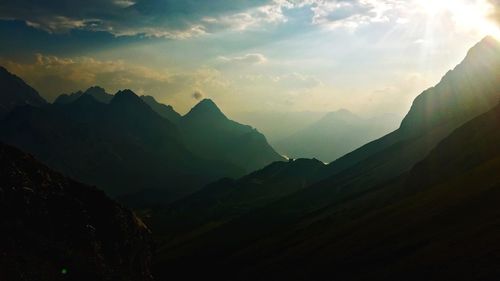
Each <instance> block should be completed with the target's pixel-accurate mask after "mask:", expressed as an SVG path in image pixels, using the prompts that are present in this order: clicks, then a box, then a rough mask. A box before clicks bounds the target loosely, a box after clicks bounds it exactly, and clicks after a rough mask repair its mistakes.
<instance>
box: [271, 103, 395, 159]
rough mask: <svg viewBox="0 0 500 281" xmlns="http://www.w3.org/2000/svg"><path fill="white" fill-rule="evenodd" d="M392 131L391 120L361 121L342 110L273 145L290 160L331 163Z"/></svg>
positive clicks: (393, 123) (331, 113) (374, 119)
mask: <svg viewBox="0 0 500 281" xmlns="http://www.w3.org/2000/svg"><path fill="white" fill-rule="evenodd" d="M394 119H395V118H394ZM396 127H397V126H396V124H395V122H394V121H393V120H392V119H389V118H373V119H363V118H361V117H359V116H357V115H355V114H353V113H351V112H349V111H347V110H345V109H344V110H339V111H335V112H330V113H328V114H326V115H325V116H324V117H323V118H321V120H319V121H317V122H315V123H314V124H311V125H309V126H308V127H306V128H304V129H302V130H300V131H298V132H296V133H295V134H293V135H291V136H288V137H286V138H284V139H282V140H281V141H279V142H277V143H276V147H277V149H279V150H280V151H282V152H283V153H284V154H286V155H288V156H289V157H292V158H298V157H305V158H319V159H321V160H322V161H325V162H332V161H334V160H336V159H337V158H339V157H341V156H343V155H344V154H347V153H348V152H351V151H353V150H354V149H356V148H358V147H360V146H362V145H364V144H366V143H367V142H369V141H371V140H374V139H377V138H379V137H380V136H383V135H384V134H387V133H389V132H390V131H391V130H393V129H395V128H396Z"/></svg>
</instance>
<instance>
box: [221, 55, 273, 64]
mask: <svg viewBox="0 0 500 281" xmlns="http://www.w3.org/2000/svg"><path fill="white" fill-rule="evenodd" d="M219 59H220V60H221V61H223V62H228V63H237V64H263V63H266V62H267V58H266V56H264V55H263V54H258V53H254V54H246V55H243V56H236V57H224V56H221V57H219Z"/></svg>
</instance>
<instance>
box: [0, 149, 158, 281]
mask: <svg viewBox="0 0 500 281" xmlns="http://www.w3.org/2000/svg"><path fill="white" fill-rule="evenodd" d="M0 166H1V169H0V178H1V179H2V181H1V182H0V194H1V196H0V229H1V233H0V237H1V239H0V249H2V250H1V255H0V264H1V265H2V266H1V267H0V279H1V280H6V281H10V280H12V281H14V280H27V281H29V280H42V281H44V280H47V281H48V280H51V281H52V280H82V281H83V280H116V281H118V280H129V281H145V280H152V277H151V272H150V263H151V258H152V256H151V255H152V248H151V246H152V243H151V242H152V241H151V239H150V233H149V230H148V229H147V228H146V227H145V226H144V224H143V223H142V222H141V221H140V220H139V219H137V217H136V216H135V215H134V214H133V213H132V212H130V211H129V210H127V209H125V208H123V207H121V206H120V205H118V204H117V203H115V202H114V201H112V200H111V199H109V198H107V197H106V196H105V195H104V193H103V192H102V191H99V190H97V189H96V188H93V187H89V186H85V185H83V184H80V183H78V182H75V181H73V180H71V179H68V178H66V177H64V176H62V175H61V174H58V173H56V172H53V171H51V170H50V169H48V168H47V167H45V166H43V165H42V164H40V163H38V162H37V161H36V160H34V159H33V158H32V157H31V156H29V155H26V154H24V153H22V152H20V151H19V150H17V149H14V148H13V147H10V146H7V145H3V144H0Z"/></svg>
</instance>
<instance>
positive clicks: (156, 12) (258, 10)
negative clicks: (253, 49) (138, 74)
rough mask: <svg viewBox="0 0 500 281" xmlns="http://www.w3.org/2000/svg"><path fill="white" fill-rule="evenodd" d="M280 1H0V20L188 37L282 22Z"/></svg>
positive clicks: (41, 26) (50, 29)
mask: <svg viewBox="0 0 500 281" xmlns="http://www.w3.org/2000/svg"><path fill="white" fill-rule="evenodd" d="M281 2H282V0H240V1H234V0H211V1H206V0H183V1H178V0H142V1H132V0H88V1H83V0H73V1H68V0H50V1H49V0H45V1H44V0H18V1H2V3H0V19H3V20H6V19H7V20H22V21H25V22H26V23H27V24H28V25H30V26H32V27H35V28H39V29H42V30H45V31H48V32H50V33H61V32H68V31H69V30H73V29H83V30H90V31H106V32H109V33H112V34H114V35H117V36H122V35H145V36H151V37H167V38H176V39H178V38H180V39H183V38H190V37H193V36H198V35H202V34H206V33H212V32H217V31H220V30H228V29H230V30H244V29H248V28H251V27H258V26H260V24H263V23H278V22H283V21H284V20H285V19H284V16H283V14H282V7H283V4H282V3H281Z"/></svg>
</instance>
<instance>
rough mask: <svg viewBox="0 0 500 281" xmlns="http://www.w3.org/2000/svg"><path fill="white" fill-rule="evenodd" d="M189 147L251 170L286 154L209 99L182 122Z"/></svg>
mask: <svg viewBox="0 0 500 281" xmlns="http://www.w3.org/2000/svg"><path fill="white" fill-rule="evenodd" d="M179 128H180V129H181V130H182V131H183V133H184V135H185V137H186V140H187V144H188V148H189V149H190V150H191V151H193V152H194V153H195V154H197V155H200V156H203V157H205V158H209V159H220V160H221V161H225V162H227V163H231V164H233V165H236V166H238V167H241V168H243V169H244V170H245V171H246V172H247V173H248V172H252V171H255V170H258V169H261V168H263V167H264V166H266V165H268V164H270V163H272V162H275V161H283V160H284V158H283V157H282V156H281V155H279V154H278V153H276V151H274V149H273V148H272V147H271V146H270V145H269V144H268V142H267V140H266V138H265V136H264V135H262V134H261V133H259V132H258V131H257V130H256V129H254V128H252V127H250V126H246V125H242V124H239V123H237V122H234V121H232V120H230V119H228V118H227V117H226V116H225V115H224V114H223V113H222V111H221V110H220V109H219V108H218V107H217V105H216V104H215V103H214V102H213V101H212V100H209V99H204V100H202V101H200V102H199V103H198V104H197V105H196V106H195V107H193V108H192V109H191V110H190V111H189V112H188V113H187V114H186V115H184V116H183V117H182V119H181V121H180V123H179Z"/></svg>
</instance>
